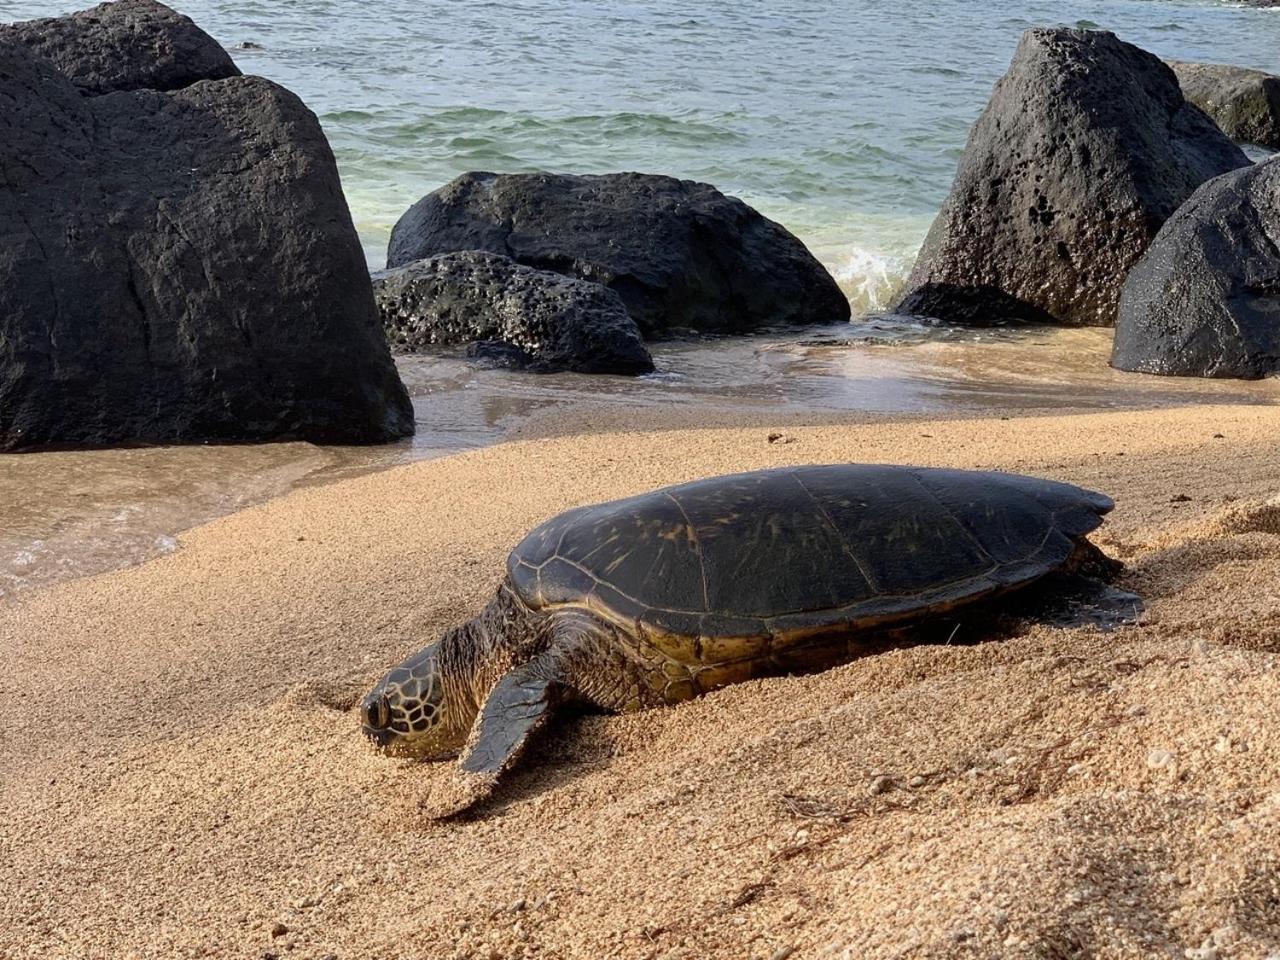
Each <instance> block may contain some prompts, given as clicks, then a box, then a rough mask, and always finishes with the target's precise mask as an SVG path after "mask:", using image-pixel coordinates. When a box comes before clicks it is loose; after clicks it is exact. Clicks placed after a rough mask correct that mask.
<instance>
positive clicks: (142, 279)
mask: <svg viewBox="0 0 1280 960" xmlns="http://www.w3.org/2000/svg"><path fill="white" fill-rule="evenodd" d="M0 102H2V103H4V104H5V105H6V109H5V110H4V111H0V235H3V236H4V238H5V242H4V243H3V244H0V449H4V450H12V449H17V448H20V447H30V446H37V445H44V444H77V445H83V444H107V443H115V442H122V441H147V442H169V441H201V440H249V439H253V440H261V439H272V438H300V439H306V440H312V441H317V442H342V443H360V442H375V441H385V440H391V439H395V438H398V437H402V436H405V435H407V434H409V433H412V431H413V414H412V408H411V406H410V404H409V401H408V396H407V394H406V393H405V390H404V387H403V385H402V384H401V383H400V380H399V377H398V376H397V374H396V371H395V367H394V365H393V364H392V362H391V357H390V353H389V351H388V349H387V346H386V342H385V339H384V338H383V336H382V330H381V326H380V324H379V322H378V315H377V310H376V307H375V306H374V302H373V291H372V288H371V285H370V282H369V275H368V271H367V268H366V265H365V261H364V257H363V255H362V252H361V248H360V244H359V242H358V240H357V238H356V234H355V229H354V227H353V225H352V223H351V217H350V214H349V213H348V211H347V206H346V201H345V200H344V199H343V195H342V190H341V186H340V184H339V181H338V174H337V169H336V167H335V164H334V161H333V155H332V153H331V152H330V150H329V145H328V143H327V142H326V140H325V138H324V134H323V133H322V132H321V130H320V125H319V123H318V122H317V121H316V118H315V116H314V115H313V114H312V113H311V112H310V111H309V110H307V108H306V107H305V106H304V105H303V104H302V103H301V101H299V100H298V98H297V97H295V96H294V95H293V94H291V93H289V92H288V91H286V90H284V89H282V88H281V87H278V86H276V85H275V84H273V83H270V82H269V81H266V80H262V79H258V78H250V77H236V78H232V79H228V80H220V81H213V82H206V83H200V84H196V85H194V86H191V87H188V88H186V89H184V90H180V91H177V92H173V93H159V92H155V91H149V90H148V91H135V92H123V93H114V94H110V95H106V96H101V97H83V96H81V95H80V93H79V92H78V91H77V89H76V87H75V86H73V85H72V84H71V82H70V81H68V80H67V79H66V77H64V76H63V75H62V74H61V73H59V72H58V71H57V70H55V69H54V68H53V67H52V66H50V65H49V63H48V62H47V61H46V60H43V59H41V58H38V57H33V56H32V55H30V54H29V53H28V52H27V51H26V49H25V48H23V47H19V46H15V45H13V44H8V43H0Z"/></svg>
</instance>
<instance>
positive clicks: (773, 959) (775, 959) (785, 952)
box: [769, 947, 796, 960]
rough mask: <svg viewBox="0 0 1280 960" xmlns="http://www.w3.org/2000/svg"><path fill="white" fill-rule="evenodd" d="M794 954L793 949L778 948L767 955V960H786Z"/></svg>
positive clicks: (794, 949)
mask: <svg viewBox="0 0 1280 960" xmlns="http://www.w3.org/2000/svg"><path fill="white" fill-rule="evenodd" d="M795 952H796V948H795V947H779V948H778V949H777V950H775V951H773V953H771V954H769V960H787V957H789V956H791V955H792V954H793V953H795Z"/></svg>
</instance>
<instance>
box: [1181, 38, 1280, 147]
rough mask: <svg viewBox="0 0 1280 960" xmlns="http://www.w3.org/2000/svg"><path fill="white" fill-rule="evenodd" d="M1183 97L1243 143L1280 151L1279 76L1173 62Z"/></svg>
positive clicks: (1218, 66)
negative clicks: (1279, 149)
mask: <svg viewBox="0 0 1280 960" xmlns="http://www.w3.org/2000/svg"><path fill="white" fill-rule="evenodd" d="M1169 66H1170V67H1172V68H1173V72H1174V73H1175V74H1177V76H1178V83H1179V84H1180V85H1181V86H1182V94H1183V96H1185V97H1186V98H1187V99H1188V100H1190V101H1191V102H1192V103H1194V104H1195V105H1196V106H1197V107H1199V108H1200V109H1201V110H1203V111H1204V112H1205V113H1207V114H1208V115H1209V116H1210V117H1212V118H1213V121H1214V122H1215V123H1217V125H1218V126H1219V127H1221V128H1222V132H1223V133H1225V134H1226V135H1227V136H1229V137H1231V138H1232V139H1233V140H1237V141H1239V142H1241V143H1256V144H1260V145H1261V146H1264V147H1271V148H1273V149H1276V148H1280V77H1276V76H1272V75H1271V74H1269V73H1263V72H1262V71H1261V70H1249V69H1246V68H1244V67H1229V66H1225V65H1223V64H1218V63H1185V62H1182V61H1176V60H1171V61H1169Z"/></svg>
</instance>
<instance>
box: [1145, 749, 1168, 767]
mask: <svg viewBox="0 0 1280 960" xmlns="http://www.w3.org/2000/svg"><path fill="white" fill-rule="evenodd" d="M1172 765H1173V754H1172V753H1170V752H1169V751H1168V750H1159V749H1156V750H1152V751H1151V752H1150V753H1148V754H1147V766H1148V767H1150V768H1151V769H1152V770H1163V769H1164V768H1165V767H1169V766H1172Z"/></svg>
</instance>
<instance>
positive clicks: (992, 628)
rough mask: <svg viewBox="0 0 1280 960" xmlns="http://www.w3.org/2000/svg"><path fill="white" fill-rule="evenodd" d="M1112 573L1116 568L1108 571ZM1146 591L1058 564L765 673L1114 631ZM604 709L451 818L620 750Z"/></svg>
mask: <svg viewBox="0 0 1280 960" xmlns="http://www.w3.org/2000/svg"><path fill="white" fill-rule="evenodd" d="M1107 572H1108V573H1111V572H1113V571H1107ZM1142 610H1143V604H1142V599H1141V598H1140V597H1139V596H1138V595H1137V594H1135V593H1131V592H1129V591H1127V590H1124V589H1121V588H1118V587H1116V586H1114V585H1112V584H1109V583H1107V582H1105V581H1104V580H1101V579H1097V578H1094V577H1091V576H1087V575H1082V574H1080V573H1070V572H1055V573H1051V574H1049V575H1048V576H1046V577H1044V578H1043V579H1041V580H1040V581H1038V582H1037V583H1034V584H1032V585H1030V586H1028V587H1024V588H1022V589H1019V590H1017V591H1016V592H1014V593H1012V594H1007V595H1005V596H1001V597H995V598H992V599H989V600H984V601H980V602H978V603H973V604H969V605H966V606H965V607H963V608H962V609H960V610H956V611H954V612H952V613H949V614H940V615H937V616H934V617H930V618H929V619H927V620H924V621H920V622H916V623H913V624H911V625H909V626H906V627H897V628H894V629H886V630H879V631H870V632H868V631H861V632H859V633H857V634H855V635H853V636H852V637H850V636H845V637H835V638H833V639H832V640H831V641H830V642H829V643H822V644H816V645H813V646H808V647H803V648H800V649H798V650H793V651H790V652H789V653H788V654H787V655H786V657H785V659H780V660H778V661H776V662H775V663H773V664H772V665H771V669H768V670H765V671H762V674H761V675H762V676H804V675H810V674H815V673H821V672H823V671H825V670H829V669H831V668H832V667H836V666H840V665H842V664H844V663H850V662H852V661H854V660H858V659H861V658H862V657H868V656H875V655H876V654H881V653H887V652H889V651H891V650H900V649H903V648H907V647H918V646H974V645H976V644H979V643H989V642H994V641H1001V640H1009V639H1012V638H1013V637H1016V636H1018V635H1020V634H1023V633H1026V632H1027V631H1028V630H1029V629H1031V628H1032V627H1034V626H1037V625H1048V626H1052V627H1059V628H1066V629H1073V628H1074V629H1094V630H1102V631H1111V630H1115V629H1117V628H1119V627H1122V626H1126V625H1130V624H1133V623H1136V622H1138V620H1139V619H1140V618H1141V616H1142ZM603 716H605V715H604V714H601V713H599V712H598V711H593V710H591V709H589V708H586V707H584V706H580V705H566V706H564V707H562V708H561V709H560V710H558V711H557V714H556V717H555V719H554V720H553V721H552V728H551V729H548V730H546V731H543V733H542V734H541V735H540V736H538V737H536V738H535V739H534V740H533V742H532V743H531V744H530V746H529V749H528V751H527V752H526V754H525V755H524V757H523V758H522V759H521V761H520V762H519V764H517V766H516V768H515V769H514V770H512V771H511V772H510V773H509V774H507V775H506V776H505V777H504V778H503V779H502V780H501V781H500V782H499V784H498V785H497V787H496V788H495V790H494V792H493V793H492V794H491V795H489V796H488V797H485V798H484V799H482V800H480V801H478V802H477V803H476V804H474V805H473V806H471V807H469V808H468V809H467V810H464V811H462V812H460V813H458V814H455V815H454V816H452V817H449V818H448V819H449V820H452V821H455V822H464V821H468V820H482V819H487V818H489V817H491V816H494V815H501V813H502V812H503V811H504V810H505V809H506V808H507V807H509V806H511V805H513V804H516V803H518V802H520V801H522V800H527V799H530V798H532V797H535V796H539V795H541V794H544V793H546V792H548V791H551V790H554V789H556V788H558V787H560V786H562V785H564V784H566V783H568V782H570V781H571V780H573V779H575V778H577V777H578V776H581V774H582V773H583V771H584V770H585V769H593V768H594V769H598V768H600V767H606V766H608V765H609V764H610V762H611V761H612V759H613V755H614V754H613V750H612V749H611V748H610V747H609V745H608V744H607V743H606V742H603V741H604V738H603V737H602V736H595V737H591V736H588V737H586V738H584V737H582V736H581V734H582V733H583V729H582V728H583V726H584V725H585V724H589V725H595V726H597V732H599V731H600V727H599V721H600V718H601V717H603Z"/></svg>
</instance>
